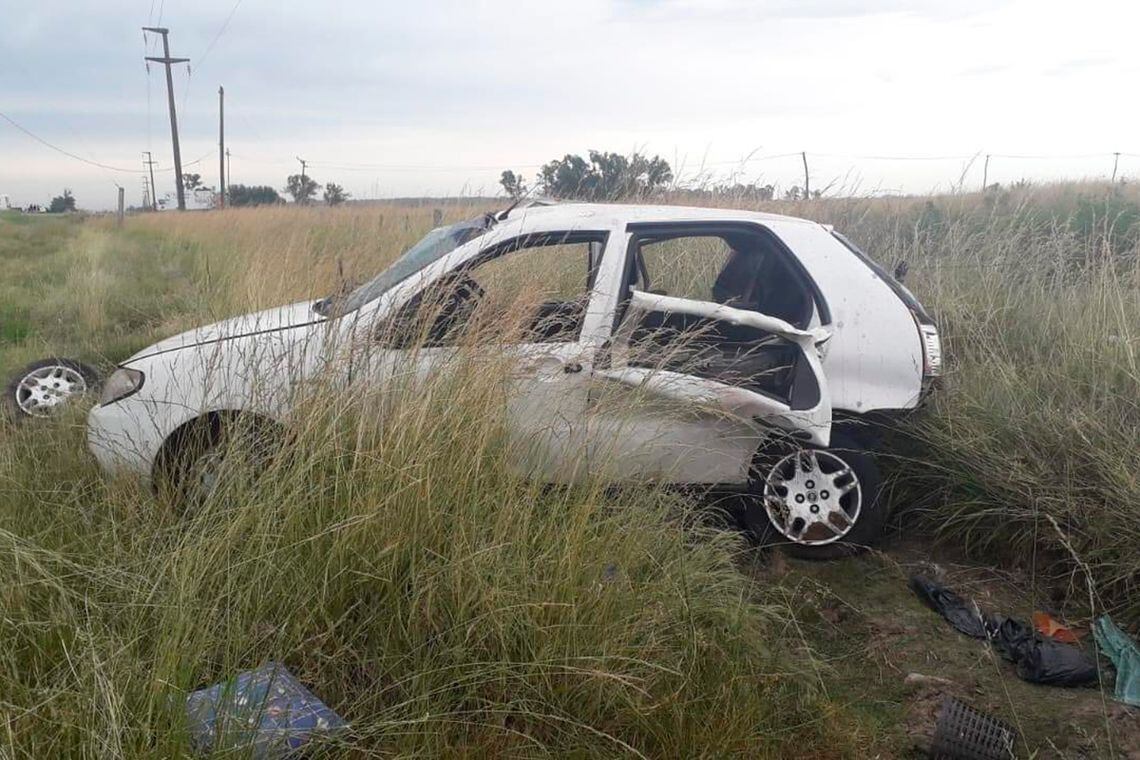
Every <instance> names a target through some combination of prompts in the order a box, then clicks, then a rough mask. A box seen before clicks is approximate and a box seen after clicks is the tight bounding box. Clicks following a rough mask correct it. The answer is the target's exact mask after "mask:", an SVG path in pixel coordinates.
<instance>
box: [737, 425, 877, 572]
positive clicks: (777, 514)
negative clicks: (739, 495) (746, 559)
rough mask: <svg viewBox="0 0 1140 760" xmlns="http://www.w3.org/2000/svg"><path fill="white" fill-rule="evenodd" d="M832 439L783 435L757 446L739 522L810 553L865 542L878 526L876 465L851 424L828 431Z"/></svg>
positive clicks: (791, 549)
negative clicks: (806, 441)
mask: <svg viewBox="0 0 1140 760" xmlns="http://www.w3.org/2000/svg"><path fill="white" fill-rule="evenodd" d="M831 444H832V445H831V447H829V448H826V449H819V448H808V447H803V446H800V445H796V444H794V443H791V442H786V441H781V442H779V443H773V444H771V445H769V446H766V447H765V448H764V449H763V450H762V451H761V452H760V453H758V454H757V457H756V460H755V462H754V464H753V474H752V479H751V482H750V483H749V496H748V499H747V504H746V507H745V513H744V522H745V525H746V527H747V528H748V529H749V531H750V532H751V533H752V534H753V535H754V536H755V537H756V538H757V539H758V540H759V541H760V542H761V543H763V544H774V545H779V546H781V547H782V548H783V549H784V550H785V551H786V552H787V553H789V554H792V555H794V556H798V557H804V558H807V559H833V558H836V557H844V556H849V555H851V554H855V553H858V552H860V551H863V550H865V549H866V548H867V547H868V546H870V545H871V544H872V543H874V542H875V541H876V540H877V539H878V538H879V535H880V534H881V533H882V530H883V525H884V524H885V522H886V510H885V509H884V506H883V504H882V503H881V500H880V498H879V497H880V493H879V491H880V482H881V480H880V476H879V468H878V466H877V465H876V464H875V460H874V458H873V457H872V456H871V454H870V453H868V452H867V451H866V450H865V448H864V447H863V446H862V445H860V442H859V440H858V438H857V437H856V436H855V435H854V434H852V433H851V432H850V431H848V430H843V429H836V430H833V431H832V435H831Z"/></svg>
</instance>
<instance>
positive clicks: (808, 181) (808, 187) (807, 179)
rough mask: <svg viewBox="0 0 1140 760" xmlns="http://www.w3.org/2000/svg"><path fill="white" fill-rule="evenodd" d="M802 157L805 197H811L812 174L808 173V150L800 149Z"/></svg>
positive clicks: (806, 198)
mask: <svg viewBox="0 0 1140 760" xmlns="http://www.w3.org/2000/svg"><path fill="white" fill-rule="evenodd" d="M800 158H802V159H803V160H804V199H805V200H808V199H810V198H811V175H809V174H808V164H807V151H806V150H803V151H800Z"/></svg>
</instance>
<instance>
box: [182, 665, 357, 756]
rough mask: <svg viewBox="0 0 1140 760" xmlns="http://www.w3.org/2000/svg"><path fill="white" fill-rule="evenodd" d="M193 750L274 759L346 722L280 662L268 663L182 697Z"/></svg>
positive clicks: (325, 734)
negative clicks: (243, 752)
mask: <svg viewBox="0 0 1140 760" xmlns="http://www.w3.org/2000/svg"><path fill="white" fill-rule="evenodd" d="M186 716H187V719H188V722H189V729H190V737H191V742H192V744H193V746H194V749H195V750H196V751H197V752H200V753H203V754H206V753H213V752H217V751H220V750H222V751H224V750H235V749H244V750H246V751H249V750H252V757H255V758H277V757H283V756H285V755H287V754H288V753H291V752H293V751H294V750H296V749H298V748H299V747H302V746H304V745H305V744H307V743H308V742H310V741H312V740H314V739H318V738H320V737H322V736H324V737H327V736H328V735H329V734H331V733H332V732H334V731H338V730H340V729H343V728H345V727H346V726H347V725H348V724H347V723H345V721H344V719H343V718H341V717H340V716H339V715H337V714H336V713H335V712H333V711H332V709H331V708H329V707H328V706H327V705H325V703H324V702H322V701H321V700H319V699H317V697H315V696H313V693H312V692H310V691H309V690H308V689H306V688H305V687H304V686H302V685H301V683H300V682H299V681H298V680H297V679H296V678H294V677H293V675H292V674H291V673H290V672H289V671H288V670H286V669H285V667H284V666H282V665H279V664H277V663H274V662H270V663H268V664H266V665H263V666H262V667H260V668H257V669H255V670H247V671H244V672H242V673H239V674H238V675H237V676H235V677H234V678H231V679H229V680H228V681H223V682H222V683H218V684H214V685H213V686H210V687H209V688H206V689H201V690H199V691H195V692H193V693H192V694H190V696H188V697H187V698H186Z"/></svg>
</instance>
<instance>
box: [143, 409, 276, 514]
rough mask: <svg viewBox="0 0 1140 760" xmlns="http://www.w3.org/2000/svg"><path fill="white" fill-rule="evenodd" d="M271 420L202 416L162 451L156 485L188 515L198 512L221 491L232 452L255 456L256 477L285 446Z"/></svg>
mask: <svg viewBox="0 0 1140 760" xmlns="http://www.w3.org/2000/svg"><path fill="white" fill-rule="evenodd" d="M280 433H281V431H280V429H279V427H278V425H277V424H276V423H274V422H272V421H268V420H263V419H260V418H257V417H252V418H246V417H245V416H243V415H237V414H228V415H221V414H214V415H210V416H208V417H203V418H201V419H199V420H197V421H195V422H193V423H190V424H189V425H187V426H185V427H183V428H181V429H180V430H179V431H177V432H176V433H175V434H174V435H172V436H171V438H170V439H169V440H168V441H167V442H166V444H165V445H164V446H163V449H162V452H161V453H160V454H159V458H158V462H157V465H156V467H155V478H154V486H155V490H156V491H157V492H158V493H159V494H160V495H163V496H165V497H167V498H169V499H171V500H172V501H173V502H174V504H175V505H176V506H177V507H178V509H179V511H181V512H183V513H186V514H188V513H191V512H194V511H196V510H197V509H198V508H200V507H201V506H202V504H204V503H205V502H206V500H207V499H208V498H209V497H210V495H211V493H212V492H213V490H214V488H216V487H217V482H218V478H219V477H221V475H222V472H221V470H222V467H223V466H224V464H225V462H226V457H227V455H228V454H229V452H231V451H236V450H241V451H243V452H245V453H246V455H248V456H251V457H252V459H251V462H256V463H257V464H255V465H253V466H250V467H249V472H250V473H252V474H253V477H255V478H256V477H257V473H258V472H259V471H260V470H262V469H264V467H265V466H266V465H268V463H269V461H270V459H272V457H273V455H274V454H275V453H276V452H277V451H278V450H279V448H280V445H281V440H282V439H281V435H280Z"/></svg>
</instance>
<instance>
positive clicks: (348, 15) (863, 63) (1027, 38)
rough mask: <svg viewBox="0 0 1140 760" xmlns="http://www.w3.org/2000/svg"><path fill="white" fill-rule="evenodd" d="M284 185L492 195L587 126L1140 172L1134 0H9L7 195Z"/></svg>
mask: <svg viewBox="0 0 1140 760" xmlns="http://www.w3.org/2000/svg"><path fill="white" fill-rule="evenodd" d="M147 25H154V26H159V25H161V26H165V27H169V28H170V45H171V54H172V55H174V56H178V57H188V58H190V59H191V60H190V64H189V66H188V67H187V66H186V65H179V66H176V67H175V68H174V72H173V73H174V90H175V103H176V107H177V111H178V121H179V131H180V133H181V144H182V158H183V164H184V171H186V172H197V173H200V174H201V175H202V176H203V180H204V182H205V183H206V184H207V185H217V184H218V181H219V178H218V156H217V142H218V132H217V130H218V125H217V118H218V95H217V92H218V87H219V85H224V86H225V90H226V142H227V146H228V147H229V148H230V151H231V154H232V157H231V169H230V172H231V175H230V179H231V181H232V182H235V183H243V184H268V185H272V186H274V187H275V188H278V189H281V188H282V187H284V185H285V180H286V177H287V176H288V175H289V174H292V173H297V172H298V171H299V170H300V164H299V163H298V161H297V157H300V158H304V159H306V161H308V162H309V163H308V170H307V173H308V174H309V175H310V176H312V177H314V178H315V179H316V180H317V181H319V182H322V183H324V182H330V181H331V182H337V183H339V184H341V185H343V186H344V187H345V189H346V190H348V191H349V192H350V193H351V194H352V195H353V196H354V197H357V198H367V197H402V196H423V195H431V196H456V195H464V194H496V193H498V192H499V190H500V188H499V185H498V178H499V174H500V172H501V171H502V170H503V169H512V170H514V171H516V172H519V173H522V174H523V175H524V176H525V177H526V178H528V179H533V176H534V175H535V174H536V172H537V170H538V167H539V166H540V165H541V164H543V163H545V162H547V161H549V160H551V159H554V158H559V157H561V156H563V155H564V154H566V153H581V154H585V153H586V151H588V150H590V149H597V150H608V151H618V152H623V153H629V152H632V151H640V152H642V153H646V154H650V155H653V154H657V155H661V156H662V157H663V158H665V159H666V160H668V161H669V162H670V164H672V166H673V168H674V171H675V173H676V174H677V175H678V179H679V181H681V182H683V183H685V184H692V185H699V184H706V185H707V184H713V183H718V182H726V181H741V182H760V183H762V184H768V183H772V184H776V185H777V186H779V187H780V188H787V187H790V186H791V185H795V184H802V182H803V161H802V158H801V157H800V155H799V152H800V151H806V152H807V157H808V163H809V168H810V172H811V183H812V187H813V188H819V189H826V191H827V192H829V193H841V192H842V193H922V192H929V191H946V190H952V189H954V188H956V187H959V186H964V187H978V186H980V185H981V183H982V179H983V176H982V175H983V171H984V163H985V159H984V156H985V155H987V154H991V155H992V156H993V157H992V158H991V159H990V165H989V169H988V178H989V181H990V182H991V183H992V182H1012V181H1017V180H1019V179H1022V178H1026V179H1031V180H1049V179H1057V178H1086V177H1099V178H1107V177H1108V176H1109V175H1110V174H1111V172H1112V168H1113V161H1114V157H1113V153H1114V152H1118V151H1119V152H1121V153H1122V154H1124V155H1122V156H1120V158H1119V169H1118V171H1119V175H1120V176H1125V177H1136V178H1140V130H1138V129H1137V125H1138V124H1140V98H1137V97H1135V87H1136V83H1137V82H1138V81H1140V44H1137V37H1136V29H1138V28H1140V4H1138V3H1132V2H1126V1H1125V0H1120V1H1118V2H1107V1H1105V0H1085V2H1082V3H1079V4H1074V3H1071V2H1064V3H1062V2H1054V0H956V1H955V2H947V0H915V1H913V2H906V1H905V0H863V1H862V2H855V1H849V0H699V1H698V0H570V1H568V2H564V1H563V0H462V1H460V0H456V1H454V2H453V1H451V0H419V1H418V2H411V3H409V2H406V1H405V2H398V3H397V2H389V1H388V0H325V1H324V2H312V0H309V1H308V2H295V1H294V0H272V1H271V0H237V2H235V0H193V2H191V1H190V0H130V2H126V1H125V0H39V1H38V2H27V0H0V114H3V115H4V116H6V117H7V118H8V119H10V120H13V121H15V122H16V123H17V124H19V125H20V126H21V127H23V128H24V129H26V130H27V131H29V132H31V133H33V134H34V135H36V136H37V137H38V138H40V139H41V140H43V141H46V142H48V143H51V144H52V145H54V146H56V147H58V148H61V149H63V150H65V151H67V152H69V153H72V154H74V155H75V156H79V157H80V158H82V159H86V160H87V161H93V162H96V163H101V164H104V165H106V167H111V168H104V167H98V166H93V165H90V164H88V163H84V162H82V161H80V160H77V159H76V158H73V157H69V156H65V155H63V154H61V153H59V152H56V151H55V150H53V149H52V148H50V147H48V146H46V145H44V144H42V143H41V142H39V141H37V140H36V139H33V138H32V137H30V136H29V135H28V134H26V133H24V132H22V131H20V130H19V129H17V127H16V126H14V125H13V124H12V123H11V122H10V121H8V120H5V119H4V118H0V195H8V196H9V197H10V199H11V202H12V204H13V205H26V204H28V203H41V204H43V203H47V201H49V200H50V198H51V197H52V196H53V195H57V194H59V193H60V192H61V191H62V189H63V188H65V187H67V188H70V189H71V190H72V191H73V193H74V194H75V196H76V198H77V199H78V201H79V205H80V206H81V207H83V208H90V209H105V208H110V207H111V206H112V205H113V204H114V203H115V198H116V193H117V189H116V188H117V185H122V186H123V187H125V188H126V192H127V202H128V203H136V204H137V203H140V202H141V196H142V177H143V173H142V172H143V170H144V166H143V164H142V160H143V156H142V151H145V150H150V151H152V152H153V155H154V159H155V161H157V162H158V163H157V165H156V167H155V168H156V170H157V172H158V173H157V180H156V181H157V184H158V186H159V191H160V194H164V193H168V192H173V187H174V180H173V172H172V171H171V166H172V163H173V162H172V153H171V143H170V125H169V119H168V116H167V108H166V82H165V77H164V74H163V69H162V67H161V66H160V65H157V64H151V65H150V70H149V73H148V71H147V67H146V65H145V64H144V61H143V58H144V56H146V55H161V52H160V50H159V49H158V47H157V45H158V38H157V37H156V36H154V35H150V36H149V37H148V38H147V39H146V41H144V35H143V33H142V31H141V27H142V26H147Z"/></svg>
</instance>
